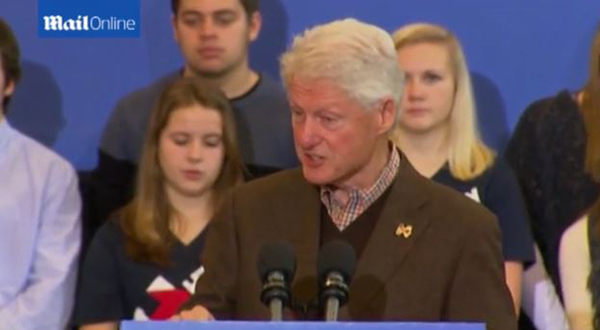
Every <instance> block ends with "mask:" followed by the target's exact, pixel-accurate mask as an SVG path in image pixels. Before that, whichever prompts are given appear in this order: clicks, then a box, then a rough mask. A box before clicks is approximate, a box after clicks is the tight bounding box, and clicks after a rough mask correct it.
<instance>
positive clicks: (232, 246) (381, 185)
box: [177, 19, 516, 330]
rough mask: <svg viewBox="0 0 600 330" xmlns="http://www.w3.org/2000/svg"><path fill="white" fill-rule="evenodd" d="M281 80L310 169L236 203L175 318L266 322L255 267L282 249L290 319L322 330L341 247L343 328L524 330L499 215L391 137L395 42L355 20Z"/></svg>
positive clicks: (296, 48)
mask: <svg viewBox="0 0 600 330" xmlns="http://www.w3.org/2000/svg"><path fill="white" fill-rule="evenodd" d="M281 73H282V78H283V81H284V84H285V86H286V90H287V93H288V96H289V102H290V107H291V111H292V128H293V132H294V143H295V148H296V153H297V155H298V158H299V159H300V162H301V165H302V166H301V168H300V169H295V170H288V171H284V172H280V173H278V174H275V175H272V176H269V177H265V178H263V179H260V180H256V181H254V182H251V183H248V184H246V185H242V186H241V187H239V188H236V189H235V190H234V191H232V193H231V194H230V195H229V197H228V198H227V199H226V201H225V202H224V204H223V206H222V208H221V210H220V211H219V212H218V214H217V215H216V218H215V219H214V221H213V223H212V225H211V226H212V227H211V229H210V232H209V234H208V238H207V243H206V247H205V250H204V251H205V252H204V253H203V255H202V258H203V264H204V265H205V269H206V272H205V273H204V275H202V276H201V277H200V279H199V280H198V282H197V284H196V291H195V294H194V295H193V296H192V298H191V300H190V301H188V302H187V303H186V305H185V307H184V310H183V311H182V312H181V313H180V314H179V315H178V316H177V319H184V320H208V319H213V318H216V319H234V320H259V319H268V318H269V308H267V307H266V306H265V305H263V304H262V303H261V299H260V295H261V287H262V283H261V279H260V277H259V275H258V273H257V270H256V268H257V267H256V261H257V257H258V255H259V251H260V250H261V247H262V246H263V245H264V244H266V243H271V242H278V241H284V242H288V243H289V244H291V246H292V247H293V250H294V254H295V257H296V270H295V277H294V280H293V281H292V283H291V295H292V300H293V302H294V303H293V304H292V306H291V307H290V308H287V309H285V312H284V315H283V318H284V319H295V320H303V319H315V318H321V317H322V315H323V314H322V313H323V311H322V308H320V307H319V306H322V303H321V304H319V303H315V302H318V299H316V298H317V296H318V288H319V283H318V281H317V255H318V252H319V250H320V248H321V247H322V246H323V245H325V244H326V243H327V242H329V241H332V240H339V239H341V240H343V241H346V242H348V243H349V244H350V245H351V246H352V247H353V248H354V250H355V251H356V256H357V266H356V271H355V273H354V280H353V282H352V284H351V286H350V290H349V301H348V303H347V304H346V305H345V306H343V307H342V308H341V309H340V310H339V320H349V321H350V320H352V321H379V320H388V321H390V320H391V321H425V322H435V321H446V322H448V321H449V322H452V321H474V322H484V323H486V325H487V329H490V330H511V329H516V321H515V316H514V311H513V307H512V303H511V299H510V295H509V291H508V289H507V287H506V285H505V282H504V278H503V268H502V255H501V250H500V233H499V229H498V226H497V223H496V219H495V218H494V216H493V215H492V214H491V213H490V212H489V211H487V210H486V209H485V208H483V207H482V206H480V205H479V204H477V203H475V202H473V201H471V200H469V199H468V198H466V197H464V196H462V195H461V194H459V193H457V192H454V191H452V190H451V189H448V188H446V187H443V186H441V185H439V184H436V183H434V182H432V181H430V180H428V179H426V178H424V177H422V176H420V175H419V174H418V173H417V172H416V171H415V170H414V168H413V167H412V166H411V164H410V162H409V160H408V159H407V158H406V157H405V156H404V155H403V154H402V151H401V150H399V149H398V148H397V147H396V146H394V145H393V144H392V143H391V142H390V141H389V140H388V138H387V133H388V131H389V130H390V128H391V127H393V124H394V123H395V121H396V119H397V111H398V108H399V105H400V99H401V93H402V92H401V91H402V90H403V75H402V72H400V70H399V69H397V64H396V52H395V49H394V44H393V42H392V40H391V37H390V36H389V35H388V34H387V33H386V32H385V31H383V30H382V29H380V28H377V27H375V26H373V25H369V24H365V23H362V22H359V21H356V20H353V19H346V20H340V21H335V22H332V23H329V24H325V25H322V26H317V27H314V28H312V29H309V30H307V31H306V32H304V33H303V34H302V35H300V36H298V37H296V38H295V39H294V42H293V44H292V46H291V47H290V49H289V50H288V51H287V52H286V53H284V54H283V55H282V57H281Z"/></svg>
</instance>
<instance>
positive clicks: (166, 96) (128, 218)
mask: <svg viewBox="0 0 600 330" xmlns="http://www.w3.org/2000/svg"><path fill="white" fill-rule="evenodd" d="M193 105H201V106H203V107H206V108H209V109H210V110H206V111H213V110H214V111H217V112H218V113H219V114H220V116H221V122H222V125H223V133H222V136H223V148H224V151H225V152H224V154H225V159H224V161H223V165H222V166H221V172H220V173H219V176H218V177H217V180H216V181H215V183H214V185H213V186H212V191H213V194H212V197H213V201H212V202H213V210H214V209H216V208H217V207H218V205H219V204H220V202H221V200H222V197H223V194H224V192H225V190H226V189H227V188H230V187H232V186H234V185H236V184H238V183H240V182H241V181H242V176H243V164H242V161H241V157H240V155H239V152H238V148H237V140H236V135H235V126H234V118H233V114H232V110H231V106H230V104H229V101H228V100H227V98H226V97H225V95H224V94H223V93H222V92H221V91H219V90H218V89H216V88H212V87H209V86H207V85H206V84H204V83H202V81H201V80H200V78H196V77H179V78H177V79H175V80H174V81H172V82H171V83H170V84H169V85H168V86H167V87H166V88H165V90H164V91H163V92H162V94H161V95H160V98H159V100H158V102H157V103H156V106H155V108H154V110H153V112H152V115H151V117H150V123H149V126H148V129H147V131H146V136H145V140H144V144H143V149H142V157H141V160H140V166H139V169H138V173H137V181H136V187H135V188H136V190H135V194H134V198H133V200H132V201H131V202H130V203H129V204H127V205H126V206H125V207H124V208H123V209H122V210H121V211H120V217H119V221H120V226H121V229H122V230H123V233H124V237H125V252H126V254H127V256H128V257H130V258H131V259H132V260H134V261H139V262H149V263H153V264H157V265H161V266H165V265H167V264H168V256H169V251H170V246H171V245H172V243H173V242H174V236H173V235H172V233H171V230H170V228H171V227H170V221H172V217H173V215H174V214H175V212H176V210H175V209H174V208H173V207H172V206H171V204H170V203H169V200H168V198H167V196H166V193H165V189H164V188H165V180H166V179H165V177H164V174H163V171H162V169H161V167H160V165H159V160H158V145H159V140H160V136H161V134H162V132H163V130H164V129H165V128H166V126H167V124H168V122H169V119H170V118H171V115H172V114H173V112H175V111H177V110H178V109H181V108H185V107H189V106H193Z"/></svg>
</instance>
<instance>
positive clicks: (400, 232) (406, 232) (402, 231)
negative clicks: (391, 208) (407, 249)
mask: <svg viewBox="0 0 600 330" xmlns="http://www.w3.org/2000/svg"><path fill="white" fill-rule="evenodd" d="M412 229H413V227H412V226H411V225H405V224H404V223H401V224H399V225H398V227H396V236H398V237H400V236H404V238H409V237H410V235H411V234H412Z"/></svg>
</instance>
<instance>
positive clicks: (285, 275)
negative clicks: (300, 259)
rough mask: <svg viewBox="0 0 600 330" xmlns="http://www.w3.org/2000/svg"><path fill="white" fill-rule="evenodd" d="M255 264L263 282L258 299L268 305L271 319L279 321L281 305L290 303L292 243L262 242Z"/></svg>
mask: <svg viewBox="0 0 600 330" xmlns="http://www.w3.org/2000/svg"><path fill="white" fill-rule="evenodd" d="M257 266H258V275H259V277H260V280H261V281H262V284H263V286H262V291H261V293H260V301H262V303H263V304H265V305H267V306H269V309H270V310H271V321H281V320H282V313H283V307H284V306H289V304H290V300H291V299H290V283H291V282H292V279H293V278H294V272H295V271H296V258H294V252H293V248H292V245H291V244H289V243H283V242H279V243H268V244H264V245H263V246H262V248H261V249H260V254H259V256H258V262H257Z"/></svg>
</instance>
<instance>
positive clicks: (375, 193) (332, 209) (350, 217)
mask: <svg viewBox="0 0 600 330" xmlns="http://www.w3.org/2000/svg"><path fill="white" fill-rule="evenodd" d="M399 166H400V154H399V153H398V149H397V148H396V146H394V145H393V144H392V150H391V156H390V159H389V160H388V162H387V164H386V165H385V168H384V169H383V171H382V172H381V174H380V175H379V177H378V178H377V180H375V183H374V184H373V185H372V186H371V187H370V188H367V189H357V190H352V191H350V196H349V200H348V203H347V204H346V205H342V204H340V203H339V202H337V201H336V200H335V199H334V198H333V192H334V191H335V188H332V187H331V186H322V187H321V202H323V204H324V205H325V208H326V209H327V213H328V214H329V216H330V217H331V219H332V220H333V223H334V224H335V225H336V227H337V228H338V229H339V230H340V231H343V230H344V229H346V227H348V226H349V225H350V224H351V223H352V222H354V220H356V219H357V218H358V217H359V216H360V215H361V214H362V213H363V212H364V211H366V210H367V208H368V207H369V206H371V204H373V202H375V201H376V200H377V199H378V198H379V197H380V196H381V195H382V194H383V192H384V191H385V190H386V189H387V188H388V187H389V186H390V185H391V184H392V182H394V178H395V177H396V173H398V167H399Z"/></svg>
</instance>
